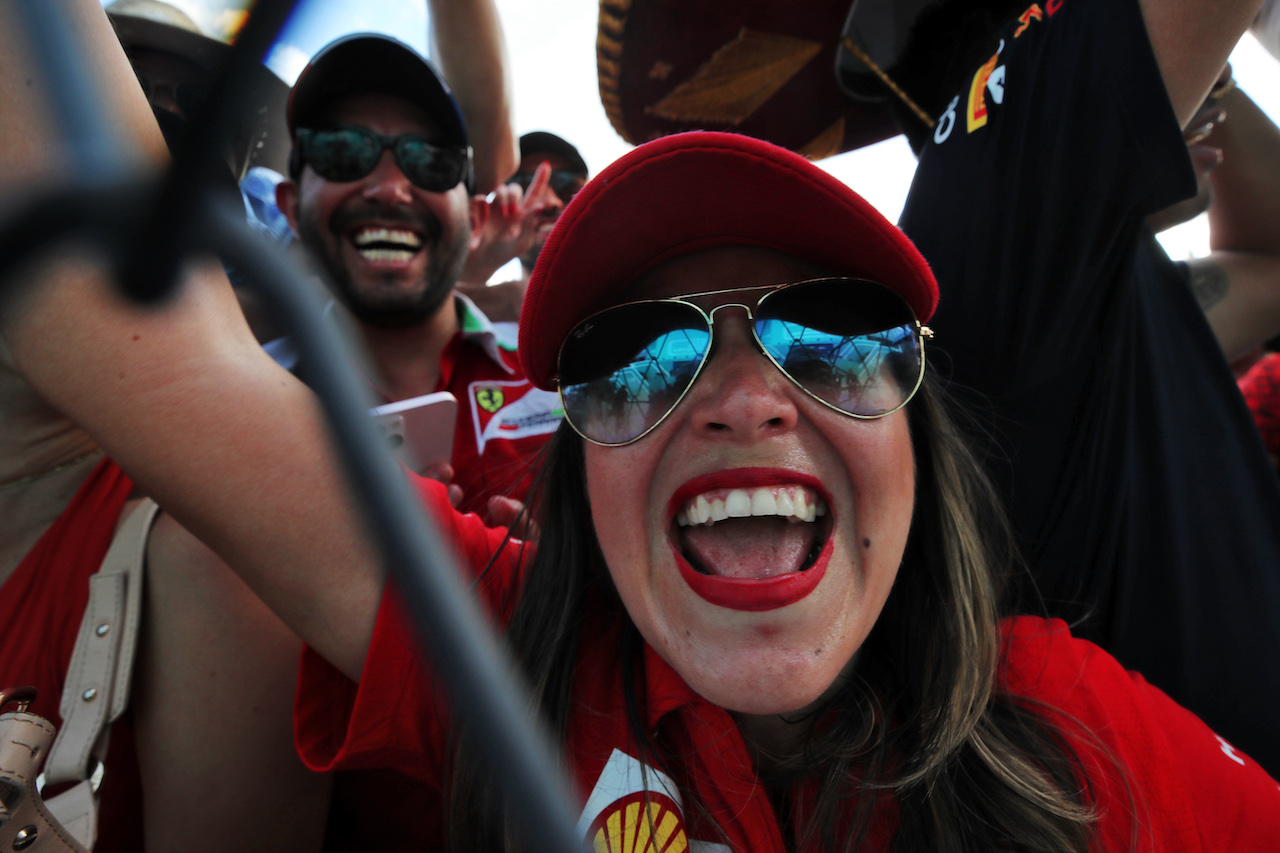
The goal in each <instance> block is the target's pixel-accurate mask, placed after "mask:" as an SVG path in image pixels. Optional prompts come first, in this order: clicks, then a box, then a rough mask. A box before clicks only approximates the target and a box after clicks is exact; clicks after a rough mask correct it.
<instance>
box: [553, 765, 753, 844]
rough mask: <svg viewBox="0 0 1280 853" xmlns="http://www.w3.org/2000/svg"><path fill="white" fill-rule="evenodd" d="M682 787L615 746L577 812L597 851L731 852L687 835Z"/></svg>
mask: <svg viewBox="0 0 1280 853" xmlns="http://www.w3.org/2000/svg"><path fill="white" fill-rule="evenodd" d="M681 808H682V807H681V804H680V793H679V790H678V789H677V788H676V785H675V782H673V781H672V780H671V777H669V776H667V774H665V773H663V772H662V771H660V770H655V769H654V768H652V767H649V766H648V765H646V764H643V763H642V762H641V761H640V760H639V759H637V758H633V757H631V756H630V755H627V754H626V753H625V752H623V751H622V750H620V749H615V750H614V751H613V752H612V753H611V754H610V755H609V760H608V761H607V762H605V765H604V768H603V769H602V770H601V771H600V776H599V778H598V779H596V784H595V787H594V788H593V789H592V790H591V795H590V796H588V797H587V804H586V806H584V807H583V809H582V815H581V817H579V818H578V832H579V833H580V834H581V836H582V837H583V838H585V839H587V840H588V841H590V842H591V845H592V849H594V850H595V851H596V853H684V851H689V853H730V850H729V848H728V847H726V846H725V845H723V844H719V843H717V842H712V841H695V840H693V839H691V838H689V835H688V830H687V828H686V826H685V820H684V813H683V812H682V811H681Z"/></svg>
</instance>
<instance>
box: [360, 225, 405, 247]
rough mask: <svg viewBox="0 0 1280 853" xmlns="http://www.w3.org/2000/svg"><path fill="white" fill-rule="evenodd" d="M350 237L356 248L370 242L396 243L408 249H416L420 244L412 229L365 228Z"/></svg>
mask: <svg viewBox="0 0 1280 853" xmlns="http://www.w3.org/2000/svg"><path fill="white" fill-rule="evenodd" d="M351 239H352V242H354V243H355V244H356V248H360V247H362V246H367V245H369V244H370V243H397V244H399V245H401V246H405V247H407V248H410V249H417V248H418V247H419V246H421V245H422V240H420V239H419V238H418V235H417V234H414V233H413V232H412V231H401V230H399V229H396V230H392V229H390V228H366V229H364V230H363V231H360V232H358V233H356V234H355V235H354V236H353V237H352V238H351Z"/></svg>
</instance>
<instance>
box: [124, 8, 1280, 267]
mask: <svg viewBox="0 0 1280 853" xmlns="http://www.w3.org/2000/svg"><path fill="white" fill-rule="evenodd" d="M107 2H108V0H104V4H105V3H107ZM169 2H172V3H173V4H174V5H177V6H179V7H181V8H183V9H184V10H186V11H187V12H188V13H190V14H191V15H192V17H193V18H195V19H196V20H197V21H198V22H199V23H201V25H202V26H206V27H210V28H212V26H213V22H214V21H215V19H217V18H218V17H219V13H218V11H217V10H219V9H222V8H223V7H225V6H226V5H227V0H169ZM497 4H498V9H499V13H500V14H501V16H502V21H503V28H504V31H505V34H506V38H507V49H508V52H509V55H510V59H511V68H512V77H513V81H514V86H515V125H516V131H517V133H526V132H528V131H531V130H550V131H552V132H553V133H556V134H558V135H560V136H562V137H564V138H565V139H567V140H569V141H570V142H572V143H573V144H574V145H576V146H577V147H578V149H579V150H580V151H581V152H582V155H583V158H584V159H585V160H586V161H587V165H588V167H589V168H590V169H591V172H592V174H595V173H596V172H598V171H599V170H600V169H602V168H604V167H605V166H606V165H608V164H609V163H610V162H612V161H613V160H614V159H616V158H617V157H618V156H620V155H621V154H622V153H623V152H625V151H626V150H627V149H628V148H629V147H630V146H629V145H627V143H625V142H624V141H623V140H622V139H621V137H619V136H618V135H617V134H616V133H615V132H614V130H613V128H612V127H611V126H610V124H609V121H608V119H607V118H606V117H605V114H604V108H603V107H601V105H600V96H599V91H598V89H597V88H596V57H595V42H596V19H597V11H598V8H599V6H598V0H497ZM427 26H428V25H427V13H426V3H425V2H424V0H303V2H302V3H300V4H299V6H298V8H297V10H296V12H295V14H294V17H293V19H292V20H291V21H290V22H289V25H288V26H287V27H286V29H285V31H284V32H283V33H282V34H281V39H280V42H279V43H277V45H276V47H275V48H274V50H273V52H272V54H271V55H270V56H269V57H268V64H269V65H270V66H271V67H272V70H274V71H275V72H276V73H277V74H279V75H280V76H281V77H282V78H284V79H285V81H286V82H289V83H292V81H293V79H294V78H295V77H296V76H297V74H298V72H300V71H301V70H302V67H303V65H305V64H306V60H307V58H308V57H310V56H311V54H312V53H314V52H315V51H317V50H318V49H319V48H320V47H322V46H323V45H324V44H326V43H328V42H329V41H330V40H332V39H334V38H337V37H338V36H340V35H343V34H345V33H349V32H360V31H377V32H385V33H388V34H390V35H393V36H395V37H397V38H399V39H401V40H402V41H405V42H408V43H409V44H411V45H413V46H414V47H416V48H417V49H418V50H420V51H422V52H424V53H425V52H426V44H427ZM1231 63H1232V69H1233V71H1234V73H1235V76H1236V79H1237V81H1238V82H1239V85H1240V88H1241V89H1243V90H1244V91H1246V92H1247V93H1248V94H1249V96H1250V97H1252V98H1253V100H1254V101H1255V102H1257V103H1258V105H1259V106H1261V107H1262V109H1263V110H1265V111H1266V112H1267V113H1268V115H1270V116H1271V117H1272V119H1273V120H1276V121H1277V122H1280V85H1277V82H1278V81H1280V63H1277V62H1276V60H1275V59H1273V58H1272V57H1271V55H1270V54H1268V53H1267V52H1266V51H1265V50H1263V49H1262V47H1260V46H1259V45H1258V43H1257V42H1256V41H1254V40H1253V38H1252V37H1251V36H1245V38H1244V40H1243V41H1242V42H1241V44H1240V46H1239V47H1237V49H1236V51H1235V53H1234V54H1232V57H1231ZM820 165H821V166H823V168H826V169H827V170H828V171H830V172H831V173H833V174H834V175H836V176H837V177H839V178H840V179H841V180H843V181H845V182H846V183H848V184H849V185H850V186H852V187H853V188H854V189H855V190H857V191H858V192H859V193H861V194H862V195H863V196H864V197H866V198H867V200H868V201H870V202H871V203H872V204H874V205H875V206H876V207H877V208H879V209H880V211H881V212H883V213H884V214H885V216H886V217H888V218H889V219H890V220H894V221H896V220H897V218H898V215H899V214H900V213H901V211H902V204H903V201H904V199H905V198H906V193H907V188H908V187H909V185H910V182H911V174H912V172H913V171H914V168H915V158H914V157H913V156H912V155H911V151H910V149H909V148H908V147H907V144H906V142H905V141H903V139H902V138H901V137H898V138H895V139H890V140H887V141H885V142H882V143H880V144H878V145H873V146H869V147H867V148H864V149H861V150H859V151H852V152H848V153H846V154H842V155H840V156H838V157H833V158H830V159H828V160H825V161H822V162H821V163H820ZM1161 240H1162V242H1163V243H1164V245H1165V247H1166V249H1168V251H1169V253H1170V254H1171V255H1172V256H1174V257H1175V258H1185V257H1187V256H1189V255H1202V254H1204V253H1205V252H1207V251H1208V227H1207V225H1206V224H1205V221H1204V217H1200V218H1199V219H1197V220H1193V221H1192V222H1189V223H1187V224H1185V225H1182V226H1179V227H1177V228H1173V229H1170V230H1168V231H1166V232H1164V234H1162V235H1161Z"/></svg>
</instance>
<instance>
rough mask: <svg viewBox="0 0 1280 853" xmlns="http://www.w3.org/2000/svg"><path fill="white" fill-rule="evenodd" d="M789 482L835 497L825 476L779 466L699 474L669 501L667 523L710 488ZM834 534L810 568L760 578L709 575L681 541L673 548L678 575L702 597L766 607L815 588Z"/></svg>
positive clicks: (721, 602)
mask: <svg viewBox="0 0 1280 853" xmlns="http://www.w3.org/2000/svg"><path fill="white" fill-rule="evenodd" d="M787 485H800V486H804V487H806V488H809V489H812V490H813V491H815V492H817V493H818V494H820V495H822V497H823V500H824V501H826V502H827V504H828V505H830V503H831V501H830V498H829V496H828V495H827V494H826V490H825V489H823V488H822V484H821V482H820V481H819V480H818V479H817V478H815V477H811V476H809V475H807V474H799V473H797V472H795V471H787V470H784V469H779V468H736V469H731V470H728V471H717V472H716V473H714V474H705V475H703V476H700V477H696V478H694V479H692V480H690V481H689V482H687V483H685V484H684V485H683V486H681V487H680V488H679V489H677V490H676V493H675V494H674V495H672V497H671V501H670V502H669V506H668V510H667V514H668V523H671V522H672V521H673V520H674V518H675V515H676V513H677V512H678V511H679V510H680V508H681V507H683V506H684V505H685V504H686V503H687V502H688V501H690V500H692V499H693V498H695V497H697V496H698V495H700V494H702V493H704V492H708V491H711V490H712V489H723V488H760V487H765V486H787ZM833 540H834V537H833V536H831V535H830V534H829V533H828V535H827V538H826V541H825V542H823V544H822V549H821V551H820V552H819V553H818V557H817V559H816V560H815V561H814V564H813V565H812V566H810V567H809V568H808V569H805V570H804V571H801V572H788V573H786V574H782V575H777V576H775V577H771V578H760V579H755V578H727V577H720V576H718V575H705V574H702V573H701V572H699V571H698V570H697V569H695V568H694V567H693V566H692V565H690V564H689V561H688V560H687V559H685V557H684V555H683V554H681V553H680V549H679V548H678V547H673V550H674V551H675V556H676V566H677V568H679V570H680V576H681V577H683V578H684V581H685V583H687V584H688V585H689V588H690V589H692V590H693V591H694V592H695V593H697V594H698V595H699V596H700V597H701V598H703V599H704V600H706V601H707V602H709V603H711V604H714V605H716V606H717V607H726V608H728V609H730V610H742V611H749V612H763V611H767V610H777V609H778V608H780V607H786V606H787V605H789V604H794V603H795V602H797V601H799V600H800V599H802V598H804V597H805V596H807V595H808V594H809V593H811V592H813V590H814V589H815V588H817V586H818V584H819V583H820V582H821V581H822V578H823V577H824V576H825V575H826V572H827V565H828V564H829V563H830V561H831V552H832V550H833V547H834V546H833V544H832V543H833Z"/></svg>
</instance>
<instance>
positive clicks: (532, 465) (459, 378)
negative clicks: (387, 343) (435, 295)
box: [435, 294, 564, 516]
mask: <svg viewBox="0 0 1280 853" xmlns="http://www.w3.org/2000/svg"><path fill="white" fill-rule="evenodd" d="M455 298H456V299H457V300H458V303H459V307H460V311H459V313H460V315H461V320H462V328H461V330H460V331H459V332H458V333H457V334H455V335H454V336H453V338H451V339H450V341H449V343H448V344H447V345H446V346H445V348H444V352H443V353H441V356H440V382H439V384H438V385H437V386H436V388H435V390H436V391H449V392H450V393H452V394H453V396H455V397H457V398H458V420H457V427H456V429H455V431H454V438H453V470H454V482H455V483H457V484H458V485H459V486H461V487H462V504H461V505H460V506H459V507H458V508H459V509H460V510H461V511H462V512H476V513H480V514H481V515H482V516H483V515H484V510H485V505H486V502H487V501H488V499H489V498H490V497H491V496H494V495H505V496H507V497H512V498H516V499H517V500H524V499H525V496H526V494H527V493H528V491H529V486H530V484H531V482H532V478H533V475H534V473H535V472H536V470H537V465H538V462H539V456H538V454H539V451H541V450H542V446H543V445H544V444H546V443H547V440H548V439H549V438H550V437H551V433H553V432H555V430H556V427H558V426H559V425H560V420H561V419H562V418H563V417H564V413H563V411H562V410H561V408H560V396H559V395H558V394H555V393H552V392H550V391H543V390H541V389H539V388H535V387H534V386H533V383H531V382H530V381H529V380H528V379H525V377H524V373H523V372H522V371H521V370H520V364H519V361H518V359H517V357H516V340H515V327H514V324H494V323H491V322H489V319H488V318H487V317H485V316H484V314H482V313H481V312H480V309H478V308H476V306H475V304H474V303H473V302H472V301H471V300H470V299H467V298H466V297H465V296H463V295H461V294H455Z"/></svg>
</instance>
